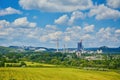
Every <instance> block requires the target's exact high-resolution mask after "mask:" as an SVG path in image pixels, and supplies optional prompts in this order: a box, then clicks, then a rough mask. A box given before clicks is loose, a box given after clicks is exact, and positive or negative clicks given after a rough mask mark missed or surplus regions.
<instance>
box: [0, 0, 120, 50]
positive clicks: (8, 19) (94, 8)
mask: <svg viewBox="0 0 120 80" xmlns="http://www.w3.org/2000/svg"><path fill="white" fill-rule="evenodd" d="M56 39H59V47H60V48H62V47H63V46H64V45H66V47H74V48H75V47H77V42H79V41H80V40H81V39H82V40H83V44H84V47H86V48H87V47H100V46H108V47H119V46H120V0H0V46H10V45H15V46H23V45H24V46H42V47H52V48H55V47H56Z"/></svg>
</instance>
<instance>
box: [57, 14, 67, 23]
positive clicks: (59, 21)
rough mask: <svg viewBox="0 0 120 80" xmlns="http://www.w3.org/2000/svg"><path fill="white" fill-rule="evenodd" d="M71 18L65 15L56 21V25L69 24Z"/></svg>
mask: <svg viewBox="0 0 120 80" xmlns="http://www.w3.org/2000/svg"><path fill="white" fill-rule="evenodd" d="M68 20H69V17H68V16H67V15H63V16H61V17H59V18H58V19H56V20H55V23H56V24H66V23H68Z"/></svg>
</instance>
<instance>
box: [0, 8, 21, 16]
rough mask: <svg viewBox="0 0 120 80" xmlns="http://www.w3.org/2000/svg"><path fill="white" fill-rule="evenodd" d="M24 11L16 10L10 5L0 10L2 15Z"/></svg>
mask: <svg viewBox="0 0 120 80" xmlns="http://www.w3.org/2000/svg"><path fill="white" fill-rule="evenodd" d="M21 13H22V12H21V11H19V10H16V9H14V8H12V7H8V8H6V9H4V10H0V16H5V15H11V14H21Z"/></svg>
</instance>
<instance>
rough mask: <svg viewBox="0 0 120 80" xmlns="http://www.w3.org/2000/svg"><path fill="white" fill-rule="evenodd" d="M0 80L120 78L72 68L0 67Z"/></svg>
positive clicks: (93, 79)
mask: <svg viewBox="0 0 120 80" xmlns="http://www.w3.org/2000/svg"><path fill="white" fill-rule="evenodd" d="M0 80H120V74H118V73H116V72H109V71H108V72H106V71H87V70H80V69H73V68H0Z"/></svg>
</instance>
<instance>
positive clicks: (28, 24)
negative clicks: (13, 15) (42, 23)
mask: <svg viewBox="0 0 120 80" xmlns="http://www.w3.org/2000/svg"><path fill="white" fill-rule="evenodd" d="M13 26H15V27H36V23H33V22H29V21H28V20H27V17H22V18H18V19H16V20H14V22H13Z"/></svg>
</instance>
